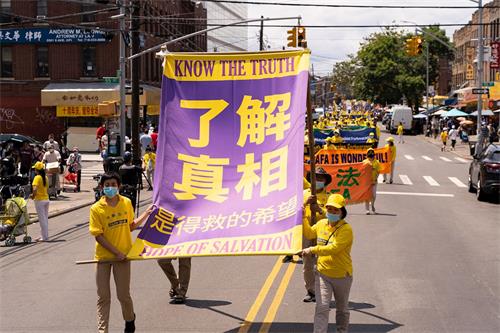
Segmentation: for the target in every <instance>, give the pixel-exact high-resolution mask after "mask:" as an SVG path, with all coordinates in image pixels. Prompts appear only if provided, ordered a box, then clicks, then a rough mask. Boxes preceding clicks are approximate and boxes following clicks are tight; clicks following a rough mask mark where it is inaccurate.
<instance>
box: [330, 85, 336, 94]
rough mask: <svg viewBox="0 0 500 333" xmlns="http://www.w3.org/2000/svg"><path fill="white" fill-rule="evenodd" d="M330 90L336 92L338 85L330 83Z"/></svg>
mask: <svg viewBox="0 0 500 333" xmlns="http://www.w3.org/2000/svg"><path fill="white" fill-rule="evenodd" d="M330 91H331V92H336V91H337V85H336V84H335V83H332V84H331V85H330Z"/></svg>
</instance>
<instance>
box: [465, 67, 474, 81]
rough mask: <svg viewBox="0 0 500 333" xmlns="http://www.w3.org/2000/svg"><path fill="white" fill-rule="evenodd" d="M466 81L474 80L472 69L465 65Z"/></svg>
mask: <svg viewBox="0 0 500 333" xmlns="http://www.w3.org/2000/svg"><path fill="white" fill-rule="evenodd" d="M465 79H466V80H474V67H473V66H472V65H471V64H467V72H466V74H465Z"/></svg>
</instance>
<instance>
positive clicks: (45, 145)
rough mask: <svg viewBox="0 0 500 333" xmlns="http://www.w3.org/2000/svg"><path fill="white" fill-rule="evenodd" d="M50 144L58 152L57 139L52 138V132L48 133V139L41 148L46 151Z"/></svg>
mask: <svg viewBox="0 0 500 333" xmlns="http://www.w3.org/2000/svg"><path fill="white" fill-rule="evenodd" d="M50 146H54V149H55V150H57V151H58V152H59V150H60V147H59V143H57V141H56V140H54V134H52V133H51V134H49V139H48V140H47V141H45V142H44V143H43V149H44V150H45V151H47V150H49V149H50Z"/></svg>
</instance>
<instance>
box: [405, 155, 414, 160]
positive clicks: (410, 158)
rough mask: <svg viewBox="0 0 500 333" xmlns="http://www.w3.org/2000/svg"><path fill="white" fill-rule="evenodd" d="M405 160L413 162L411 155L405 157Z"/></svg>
mask: <svg viewBox="0 0 500 333" xmlns="http://www.w3.org/2000/svg"><path fill="white" fill-rule="evenodd" d="M405 158H406V159H407V160H410V161H413V160H414V158H413V156H411V155H405Z"/></svg>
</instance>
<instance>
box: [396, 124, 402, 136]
mask: <svg viewBox="0 0 500 333" xmlns="http://www.w3.org/2000/svg"><path fill="white" fill-rule="evenodd" d="M403 132H404V128H403V125H399V126H398V131H397V132H396V134H398V135H399V134H403Z"/></svg>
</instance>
